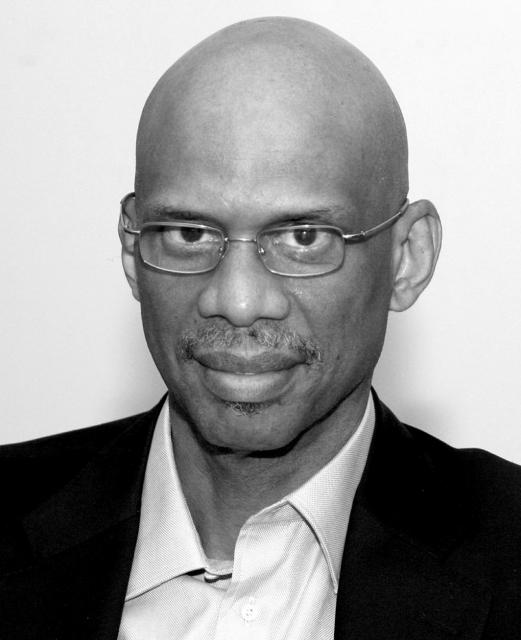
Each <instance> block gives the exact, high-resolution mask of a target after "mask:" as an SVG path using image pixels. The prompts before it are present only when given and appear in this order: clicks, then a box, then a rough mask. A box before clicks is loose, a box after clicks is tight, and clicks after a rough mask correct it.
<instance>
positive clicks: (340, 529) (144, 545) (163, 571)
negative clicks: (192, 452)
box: [126, 394, 374, 600]
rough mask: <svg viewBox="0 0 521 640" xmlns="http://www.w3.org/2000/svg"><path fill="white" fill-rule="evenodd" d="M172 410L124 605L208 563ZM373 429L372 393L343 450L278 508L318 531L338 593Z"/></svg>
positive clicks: (162, 419) (166, 416) (159, 439)
mask: <svg viewBox="0 0 521 640" xmlns="http://www.w3.org/2000/svg"><path fill="white" fill-rule="evenodd" d="M168 405H169V403H168V401H165V403H164V404H163V407H162V409H161V413H160V414H159V417H158V420H157V424H156V428H155V430H154V435H153V438H152V444H151V447H150V453H149V457H148V462H147V467H146V472H145V480H144V485H143V494H142V499H141V515H140V522H139V532H138V538H137V542H136V548H135V551H134V560H133V563H132V570H131V573H130V579H129V585H128V589H127V596H126V600H130V599H132V598H135V597H137V596H139V595H140V594H142V593H144V592H145V591H148V590H150V589H152V588H154V587H156V586H157V585H159V584H162V583H163V582H166V581H167V580H170V579H172V578H174V577H176V576H179V575H182V574H184V573H187V572H189V571H195V570H199V569H204V568H205V566H206V564H207V559H206V556H205V553H204V550H203V548H202V545H201V540H200V538H199V534H198V533H197V530H196V528H195V525H194V523H193V520H192V517H191V515H190V512H189V510H188V505H187V504H186V500H185V498H184V494H183V491H182V488H181V482H180V480H179V476H178V474H177V469H176V465H175V461H174V453H173V448H172V438H171V432H170V411H169V406H168ZM373 430H374V404H373V400H372V397H371V394H369V398H368V401H367V406H366V409H365V413H364V416H363V418H362V420H361V422H360V425H359V426H358V427H357V429H356V430H355V432H354V433H353V435H352V436H351V437H350V439H349V440H348V441H347V443H346V444H345V445H344V446H343V447H342V449H341V450H340V451H339V452H338V453H337V454H336V455H335V456H334V458H332V460H330V461H329V462H328V463H327V464H326V465H325V466H324V467H322V469H320V470H319V471H318V472H317V473H316V474H315V475H314V476H312V477H311V478H310V479H309V480H308V481H307V482H305V483H304V484H303V485H301V486H300V487H299V488H298V489H297V490H296V491H293V492H292V493H291V494H289V495H288V496H286V498H284V499H283V500H281V501H279V502H278V503H277V505H280V504H281V503H289V504H291V506H292V507H293V508H294V509H295V510H296V511H298V513H299V514H300V516H301V517H302V518H304V520H306V521H307V523H308V524H309V526H310V527H311V528H312V529H313V531H314V532H315V535H316V537H317V539H318V541H319V543H320V546H321V549H322V552H323V553H324V556H325V558H326V561H327V564H328V568H329V572H330V576H331V580H332V583H333V588H334V590H335V593H336V592H337V590H338V580H339V576H340V566H341V563H342V554H343V549H344V542H345V537H346V533H347V525H348V522H349V516H350V513H351V507H352V504H353V500H354V495H355V492H356V489H357V487H358V484H359V482H360V478H361V476H362V472H363V469H364V466H365V463H366V461H367V455H368V452H369V446H370V443H371V438H372V435H373ZM277 505H272V507H276V506H277ZM272 507H267V509H263V512H265V511H267V510H269V509H271V508H272ZM258 515H260V514H258ZM253 517H255V516H253Z"/></svg>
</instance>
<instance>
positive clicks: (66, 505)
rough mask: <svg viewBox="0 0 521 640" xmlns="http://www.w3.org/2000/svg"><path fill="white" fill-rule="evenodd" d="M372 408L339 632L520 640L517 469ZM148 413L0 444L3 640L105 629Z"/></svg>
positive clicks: (129, 542)
mask: <svg viewBox="0 0 521 640" xmlns="http://www.w3.org/2000/svg"><path fill="white" fill-rule="evenodd" d="M375 402H376V427H375V436H374V439H373V442H372V445H371V450H370V453H369V459H368V463H367V466H366V469H365V472H364V475H363V478H362V481H361V483H360V487H359V489H358V491H357V494H356V498H355V502H354V505H353V510H352V514H351V519H350V523H349V531H348V535H347V540H346V547H345V553H344V558H343V562H342V570H341V577H340V588H339V593H338V605H337V613H336V625H335V638H336V639H337V640H340V639H345V640H355V639H356V640H377V639H378V640H396V639H403V640H416V639H418V640H441V639H448V638H459V639H461V640H477V639H478V638H482V639H487V640H510V639H514V638H516V639H517V640H519V638H521V468H520V467H517V466H516V465H513V464H511V463H508V462H505V461H504V460H501V459H499V458H497V457H495V456H493V455H491V454H488V453H485V452H483V451H477V450H455V449H453V448H451V447H449V446H447V445H445V444H443V443H442V442H440V441H439V440H436V439H435V438H433V437H431V436H429V435H427V434H425V433H423V432H421V431H419V430H417V429H415V428H413V427H408V426H406V425H403V424H402V423H400V422H399V421H398V420H397V419H396V418H395V417H394V416H393V415H392V413H391V412H390V411H389V410H388V409H387V408H386V407H385V406H384V405H382V404H381V403H380V402H379V401H378V399H377V398H376V397H375ZM158 411H159V407H155V408H154V409H152V411H150V412H148V413H144V414H141V415H138V416H134V417H132V418H126V419H124V420H120V421H117V422H112V423H110V424H106V425H101V426H98V427H91V428H88V429H82V430H79V431H73V432H70V433H66V434H61V435H57V436H51V437H49V438H43V439H40V440H36V441H32V442H27V443H22V444H17V445H8V446H5V447H2V448H0V492H1V496H2V520H1V523H0V639H1V640H33V639H34V640H36V639H37V640H86V639H89V640H109V639H111V640H115V639H116V637H117V633H118V627H119V623H120V619H121V614H122V608H123V604H124V598H125V592H126V587H127V581H128V578H129V573H130V568H131V563H132V557H133V552H134V546H135V542H136V535H137V530H138V524H139V509H140V498H141V488H142V483H143V477H144V471H145V464H146V459H147V454H148V449H149V446H150V440H151V436H152V432H153V427H154V424H155V421H156V418H157V415H158Z"/></svg>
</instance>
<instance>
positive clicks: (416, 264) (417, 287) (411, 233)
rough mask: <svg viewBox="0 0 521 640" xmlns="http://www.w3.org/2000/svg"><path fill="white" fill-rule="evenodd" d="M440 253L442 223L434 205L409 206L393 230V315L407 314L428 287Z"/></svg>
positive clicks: (418, 204)
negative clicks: (401, 312)
mask: <svg viewBox="0 0 521 640" xmlns="http://www.w3.org/2000/svg"><path fill="white" fill-rule="evenodd" d="M440 249H441V222H440V217H439V216H438V212H437V211H436V208H435V207H434V205H433V204H432V203H431V202H429V201H428V200H419V201H418V202H414V203H412V204H410V205H409V207H408V208H407V210H406V212H405V213H404V215H403V216H402V217H401V218H400V220H398V222H397V223H396V224H395V226H394V229H393V257H392V260H393V277H394V280H393V291H392V295H391V300H390V304H389V309H390V310H391V311H405V309H408V308H409V307H410V306H411V305H413V304H414V302H416V299H417V298H418V296H419V295H420V293H421V292H422V291H423V290H424V289H425V287H426V286H427V285H428V284H429V282H430V279H431V278H432V276H433V274H434V268H435V267H436V262H437V260H438V255H439V253H440Z"/></svg>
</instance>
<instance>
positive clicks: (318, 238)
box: [120, 193, 409, 278]
mask: <svg viewBox="0 0 521 640" xmlns="http://www.w3.org/2000/svg"><path fill="white" fill-rule="evenodd" d="M134 197H135V194H134V193H129V194H127V195H126V196H125V197H124V198H123V199H122V200H121V212H120V225H121V228H122V230H123V231H124V232H125V233H129V234H132V235H135V236H137V238H138V246H139V253H140V255H141V259H142V260H143V262H144V263H145V264H146V265H148V266H149V267H152V268H153V269H157V270H159V271H163V272H166V273H174V274H180V275H181V274H190V275H195V274H200V273H207V272H209V271H213V269H215V268H216V267H217V266H218V264H219V263H220V261H221V260H222V259H223V258H224V256H225V255H226V252H227V250H228V247H229V245H230V244H231V243H232V242H251V243H254V244H256V245H257V252H258V254H259V256H260V259H261V260H262V262H263V264H264V266H265V267H266V269H268V271H270V272H271V273H274V274H276V275H279V276H288V277H292V278H306V277H312V276H320V275H325V274H326V273H331V272H332V271H336V270H337V269H339V268H340V267H341V266H342V264H343V263H344V259H345V251H346V246H347V245H348V244H353V243H356V242H363V241H364V240H367V239H369V238H371V237H373V236H375V235H377V234H378V233H380V232H381V231H384V230H385V229H388V228H389V227H391V226H392V225H393V224H394V223H395V222H396V221H397V220H398V218H400V217H401V216H402V215H403V214H404V213H405V211H406V209H407V207H408V205H409V201H408V200H407V199H406V200H405V201H404V202H403V204H402V206H401V207H400V209H399V211H398V212H397V213H395V214H394V215H393V216H391V217H390V218H388V219H387V220H384V222H381V223H380V224H378V225H376V226H374V227H371V228H370V229H366V230H365V231H359V232H358V233H343V230H342V229H340V228H339V227H335V226H332V225H327V224H295V225H293V224H291V225H284V226H278V227H268V228H266V229H263V230H261V231H259V233H257V235H256V237H255V238H230V237H228V236H226V235H225V233H224V232H223V231H222V230H221V229H219V228H217V227H212V226H209V225H204V224H198V223H192V222H186V221H171V222H170V221H168V222H166V221H165V222H155V221H154V222H145V223H144V224H143V225H141V228H140V229H134V228H132V226H131V225H130V221H131V218H130V216H129V215H128V213H127V211H126V206H127V205H128V202H129V200H130V199H132V198H134Z"/></svg>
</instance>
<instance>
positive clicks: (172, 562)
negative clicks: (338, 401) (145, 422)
mask: <svg viewBox="0 0 521 640" xmlns="http://www.w3.org/2000/svg"><path fill="white" fill-rule="evenodd" d="M373 429H374V406H373V401H372V398H371V396H369V399H368V403H367V408H366V410H365V414H364V416H363V418H362V421H361V423H360V425H359V426H358V428H357V429H356V431H355V432H354V434H353V435H352V436H351V438H350V439H349V441H348V442H347V443H346V444H345V445H344V447H343V448H342V449H341V450H340V451H339V452H338V453H337V454H336V456H335V457H334V458H333V459H332V460H331V461H330V462H329V463H328V464H327V465H325V466H324V467H323V468H322V469H320V471H318V473H316V474H315V475H314V476H313V477H312V478H310V479H309V480H308V481H307V482H305V483H304V484H303V485H302V486H300V487H299V488H298V489H297V490H296V491H294V492H293V493H291V494H289V495H287V496H286V497H285V498H283V499H282V500H280V501H279V502H277V503H275V504H273V505H271V506H269V507H266V508H265V509H262V511H259V512H258V513H257V514H255V515H253V516H251V517H250V518H249V519H248V520H247V521H246V522H245V524H244V525H243V527H242V528H241V530H240V533H239V537H238V539H237V543H236V545H235V553H234V559H233V562H226V561H225V562H222V561H221V562H220V561H217V560H212V559H209V558H207V557H206V555H205V553H204V551H203V548H202V546H201V541H200V538H199V535H198V533H197V530H196V528H195V526H194V523H193V521H192V518H191V515H190V512H189V510H188V506H187V504H186V501H185V498H184V495H183V491H182V488H181V484H180V481H179V477H178V474H177V470H176V465H175V459H174V451H173V447H172V439H171V437H170V415H169V407H168V402H165V403H164V405H163V408H162V410H161V413H160V415H159V418H158V421H157V425H156V428H155V431H154V435H153V439H152V445H151V449H150V454H149V458H148V462H147V468H146V473H145V482H144V486H143V495H142V508H141V516H140V524H139V534H138V539H137V545H136V549H135V553H134V560H133V563H132V570H131V575H130V580H129V584H128V589H127V595H126V598H125V606H124V609H123V617H122V621H121V626H120V630H119V635H118V640H261V639H262V640H283V639H284V640H293V639H295V640H297V639H299V640H301V639H307V638H309V639H310V640H311V639H312V640H333V636H334V622H335V606H336V593H337V590H338V580H339V574H340V565H341V562H342V554H343V549H344V540H345V536H346V532H347V526H348V521H349V514H350V511H351V506H352V503H353V498H354V494H355V491H356V488H357V486H358V483H359V482H360V478H361V475H362V472H363V469H364V466H365V463H366V460H367V454H368V451H369V445H370V442H371V438H372V434H373ZM229 574H232V575H231V577H227V576H229ZM219 575H221V576H224V577H223V578H222V579H219V578H218V576H219Z"/></svg>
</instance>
